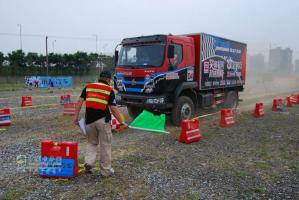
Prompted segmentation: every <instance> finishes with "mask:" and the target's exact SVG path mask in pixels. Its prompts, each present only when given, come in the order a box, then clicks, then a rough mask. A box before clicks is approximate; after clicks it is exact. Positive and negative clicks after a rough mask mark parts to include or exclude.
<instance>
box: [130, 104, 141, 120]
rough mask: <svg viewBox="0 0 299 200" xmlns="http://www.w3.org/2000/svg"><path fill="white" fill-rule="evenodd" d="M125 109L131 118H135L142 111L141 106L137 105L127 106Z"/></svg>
mask: <svg viewBox="0 0 299 200" xmlns="http://www.w3.org/2000/svg"><path fill="white" fill-rule="evenodd" d="M127 109H128V113H129V115H130V117H131V118H133V119H135V118H136V117H137V116H138V115H139V114H140V113H141V112H142V108H139V107H134V106H127Z"/></svg>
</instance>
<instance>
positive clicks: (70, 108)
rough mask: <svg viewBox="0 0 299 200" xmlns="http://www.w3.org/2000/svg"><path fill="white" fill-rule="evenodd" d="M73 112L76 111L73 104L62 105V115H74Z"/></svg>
mask: <svg viewBox="0 0 299 200" xmlns="http://www.w3.org/2000/svg"><path fill="white" fill-rule="evenodd" d="M75 110H76V103H75V102H71V103H65V104H63V114H64V115H75Z"/></svg>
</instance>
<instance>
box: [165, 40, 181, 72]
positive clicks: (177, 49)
mask: <svg viewBox="0 0 299 200" xmlns="http://www.w3.org/2000/svg"><path fill="white" fill-rule="evenodd" d="M170 44H172V45H173V46H174V57H173V58H171V59H169V63H168V65H169V70H176V69H179V68H182V67H184V62H183V60H184V59H183V56H184V53H183V43H182V42H180V41H179V40H172V41H171V43H170Z"/></svg>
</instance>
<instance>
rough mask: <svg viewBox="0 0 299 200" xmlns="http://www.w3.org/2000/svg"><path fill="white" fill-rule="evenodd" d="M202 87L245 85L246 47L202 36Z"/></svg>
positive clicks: (209, 36)
mask: <svg viewBox="0 0 299 200" xmlns="http://www.w3.org/2000/svg"><path fill="white" fill-rule="evenodd" d="M201 42H202V45H201V73H202V76H201V77H202V79H201V87H202V89H209V88H212V87H213V88H215V87H220V86H221V87H226V86H228V87H231V86H238V85H243V84H244V83H245V68H246V60H245V56H244V55H245V54H246V45H245V44H242V43H238V42H234V41H230V40H226V39H222V38H219V37H216V36H212V35H208V34H202V35H201Z"/></svg>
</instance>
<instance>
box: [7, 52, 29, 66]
mask: <svg viewBox="0 0 299 200" xmlns="http://www.w3.org/2000/svg"><path fill="white" fill-rule="evenodd" d="M8 60H9V62H10V63H11V65H14V66H17V67H25V66H26V62H25V61H26V60H25V53H24V52H23V51H22V50H17V51H13V52H11V53H9V54H8Z"/></svg>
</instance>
